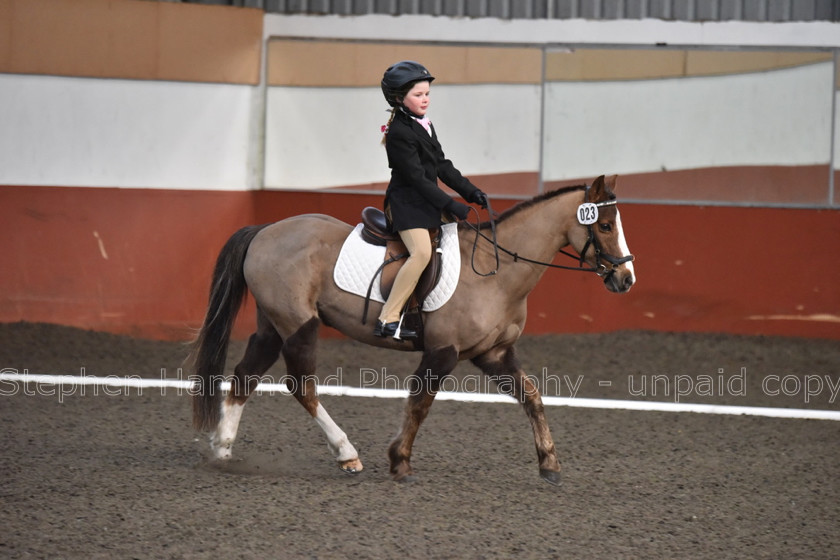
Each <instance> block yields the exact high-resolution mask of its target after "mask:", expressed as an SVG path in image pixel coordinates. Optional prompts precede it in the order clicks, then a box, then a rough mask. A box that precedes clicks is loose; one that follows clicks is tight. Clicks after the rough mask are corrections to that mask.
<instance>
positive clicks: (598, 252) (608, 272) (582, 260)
mask: <svg viewBox="0 0 840 560" xmlns="http://www.w3.org/2000/svg"><path fill="white" fill-rule="evenodd" d="M590 188H591V187H590V185H586V190H585V191H584V194H583V200H584V205H587V204H588V205H589V206H590V207H594V208H595V209H596V212H595V214H594V216H595V219H594V220H592V221H589V222H588V223H583V222H584V220H582V219H581V217H580V216H578V221H579V222H580V223H581V225H585V226H586V231H587V239H586V244H585V245H584V246H583V250H581V251H580V254H579V255H575V254H574V253H570V252H568V251H565V250H564V249H560V250H559V252H560V253H561V254H563V255H566V256H567V257H571V258H573V259H575V260H576V261H578V266H564V265H561V264H554V263H549V262H543V261H537V260H534V259H529V258H527V257H523V256H520V255H519V253H516V252H514V251H509V250H507V249H505V248H504V247H502V246H500V245H499V243H498V242H497V241H496V221H495V218H494V212H493V209H492V208H491V206H490V200H489V199H488V201H487V211H488V213H489V214H490V230H491V232H492V234H493V237H492V239H491V238H489V237H487V236H486V235H485V234H483V233H482V232H481V229H480V228H479V227H478V225H473V224H471V223H469V222H466V223H467V225H468V226H469V227H471V228H472V229H474V230H475V242H474V243H473V249H472V258H471V259H470V260H471V265H472V269H473V272H475V273H476V274H478V275H479V276H492V275H494V274H496V273H497V272H498V271H499V251H501V252H503V253H506V254H508V255H510V256H511V257H513V262H516V261H523V262H527V263H531V264H537V265H540V266H546V267H549V268H560V269H563V270H577V271H581V272H594V273H595V274H597V275H598V276H600V277H601V278H603V279H604V280H606V279H608V278H609V277H610V276H612V274H613V273H614V272H615V270H616V268H618V267H619V266H621V265H622V264H624V263H627V262H632V261H634V260H635V259H636V257H634V256H633V255H632V254H630V255H627V256H626V257H616V256H613V255H610V254H609V253H605V252H604V251H603V249H602V248H601V242H600V241H598V238H597V237H596V236H595V231H594V230H593V229H592V224H594V223H596V221H597V208H600V207H603V206H614V205H615V204H616V203H617V202H618V201H617V200H616V199H612V200H605V201H603V202H597V203H591V202H589V189H590ZM584 205H581V207H583V206H584ZM473 211H475V210H474V209H473ZM479 236H481V237H483V238H484V239H486V240H487V241H490V242H491V243H492V244H493V250H494V252H495V257H496V268H495V269H494V270H491V271H490V272H487V273H482V272H479V271H478V270H476V268H475V251H476V247H477V246H478V238H479ZM590 245H591V246H592V249H593V250H594V251H595V263H596V264H595V266H584V265H585V264H586V251H587V250H589V246H590ZM602 259H603V260H605V261H607V262H608V263H610V264H611V265H612V268H607V267H606V266H605V265H604V263H602V262H601V260H602Z"/></svg>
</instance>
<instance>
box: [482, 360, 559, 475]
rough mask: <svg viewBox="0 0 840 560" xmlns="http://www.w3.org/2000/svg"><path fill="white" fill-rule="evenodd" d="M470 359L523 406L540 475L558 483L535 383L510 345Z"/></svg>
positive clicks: (548, 432) (552, 450) (554, 460)
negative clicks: (531, 432) (529, 425)
mask: <svg viewBox="0 0 840 560" xmlns="http://www.w3.org/2000/svg"><path fill="white" fill-rule="evenodd" d="M472 362H473V363H474V364H475V365H476V366H478V367H479V369H481V371H483V372H484V373H485V374H487V375H488V376H489V377H490V378H491V379H493V381H495V382H496V384H497V385H498V386H499V388H500V389H502V390H504V391H506V392H508V393H509V394H510V395H511V396H512V397H514V398H515V399H516V400H517V401H519V403H521V404H522V406H523V407H524V408H525V413H526V414H527V415H528V419H529V420H530V421H531V428H532V429H533V430H534V444H535V446H536V448H537V459H538V461H539V465H540V476H541V477H542V478H543V479H545V480H546V481H547V482H550V483H551V484H560V462H559V461H558V460H557V453H556V451H555V448H554V440H553V439H552V438H551V431H550V430H549V429H548V422H546V419H545V409H544V407H543V403H542V398H541V397H540V393H539V390H538V389H537V387H536V386H534V383H533V382H532V381H531V380H530V379H529V378H528V376H527V375H526V374H525V372H524V371H523V369H522V366H521V365H520V363H519V360H518V359H517V358H516V355H515V353H514V350H513V347H512V346H511V347H510V348H506V349H505V348H495V349H493V350H490V351H489V352H487V353H485V354H483V355H481V356H478V357H476V358H474V359H473V360H472Z"/></svg>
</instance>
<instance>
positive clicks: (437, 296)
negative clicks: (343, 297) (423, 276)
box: [333, 223, 461, 311]
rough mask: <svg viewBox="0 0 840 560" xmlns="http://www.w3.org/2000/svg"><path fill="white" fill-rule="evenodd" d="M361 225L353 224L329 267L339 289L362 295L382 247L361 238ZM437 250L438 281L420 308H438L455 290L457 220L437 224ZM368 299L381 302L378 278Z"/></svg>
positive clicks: (458, 264)
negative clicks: (336, 256)
mask: <svg viewBox="0 0 840 560" xmlns="http://www.w3.org/2000/svg"><path fill="white" fill-rule="evenodd" d="M362 227H363V225H362V224H359V225H357V226H356V229H354V230H353V231H352V232H350V235H348V236H347V239H345V240H344V245H342V247H341V253H339V255H338V261H337V262H336V263H335V269H334V270H333V279H334V280H335V283H336V285H338V287H339V288H341V289H342V290H344V291H346V292H350V293H351V294H356V295H357V296H362V297H365V296H366V295H367V291H368V286H370V281H371V280H372V279H373V276H374V274H376V271H377V270H378V269H379V267H380V266H382V262H383V261H384V260H385V247H377V246H376V245H371V244H370V243H367V242H366V241H365V240H364V239H362ZM438 251H441V252H442V254H441V272H440V281H439V282H438V284H437V286H435V288H434V289H433V290H432V292H431V293H430V294H429V295H428V297H426V301H424V302H423V311H434V310H436V309H440V308H441V307H443V304H445V303H446V302H447V301H449V298H451V297H452V294H453V293H455V287H456V286H457V285H458V278H459V277H460V275H461V248H460V245H459V244H458V224H457V223H451V224H444V225H443V226H441V240H440V246H439V248H438ZM370 299H372V300H373V301H378V302H380V303H385V298H384V297H382V292H381V291H380V289H379V278H377V279H376V281H375V282H374V283H373V289H372V290H371V291H370Z"/></svg>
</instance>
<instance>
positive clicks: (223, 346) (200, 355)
mask: <svg viewBox="0 0 840 560" xmlns="http://www.w3.org/2000/svg"><path fill="white" fill-rule="evenodd" d="M264 227H266V226H265V225H260V226H247V227H244V228H242V229H240V230H239V231H237V232H236V233H234V234H233V235H232V236H231V237H230V239H228V241H227V243H225V246H224V247H222V250H221V252H220V253H219V257H218V258H217V259H216V268H215V269H214V271H213V283H212V285H211V287H210V301H209V304H208V306H207V314H206V315H205V317H204V324H203V325H202V327H201V330H200V331H199V333H198V338H197V339H196V341H195V342H194V343H193V350H192V353H191V356H190V360H191V364H192V369H193V375H194V379H195V385H194V387H193V392H192V395H193V425H194V426H195V428H196V429H197V430H202V431H211V430H215V429H216V426H217V425H218V424H219V416H220V406H219V405H220V403H219V401H220V398H221V388H220V386H219V385H220V383H221V381H222V380H223V379H224V369H225V361H226V360H227V351H228V343H229V342H230V333H231V330H232V329H233V323H234V321H235V320H236V315H237V314H238V313H239V308H240V307H241V306H242V302H243V300H244V299H245V296H246V295H247V293H248V285H247V284H246V282H245V275H244V273H243V270H242V266H243V264H244V263H245V256H246V255H247V253H248V246H249V245H250V244H251V241H253V240H254V237H255V236H256V235H257V233H259V232H260V230H262V229H263V228H264Z"/></svg>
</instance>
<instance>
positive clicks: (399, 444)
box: [388, 346, 458, 482]
mask: <svg viewBox="0 0 840 560" xmlns="http://www.w3.org/2000/svg"><path fill="white" fill-rule="evenodd" d="M457 364H458V351H457V350H456V349H455V348H454V347H453V346H447V347H446V348H441V349H437V350H431V351H426V352H425V353H424V354H423V359H422V360H421V362H420V367H418V368H417V370H416V371H415V372H414V374H413V375H412V376H411V377H410V378H409V394H408V399H407V401H406V406H405V413H404V416H403V423H402V428H401V429H400V431H399V433H398V434H397V436H396V437H395V438H394V439H393V440H392V441H391V444H390V445H389V446H388V458H389V460H390V463H391V475H392V476H393V477H394V480H396V481H401V482H402V481H409V480H411V479H412V476H411V475H412V474H414V471H413V470H412V469H411V449H412V447H413V445H414V438H415V437H416V436H417V431H418V430H419V429H420V424H422V423H423V420H425V419H426V416H427V415H428V414H429V408H431V406H432V403H433V402H434V400H435V395H437V392H438V389H439V388H440V383H441V381H442V379H443V378H444V377H446V376H447V375H449V374H450V373H451V372H452V370H453V369H455V366H456V365H457Z"/></svg>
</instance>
